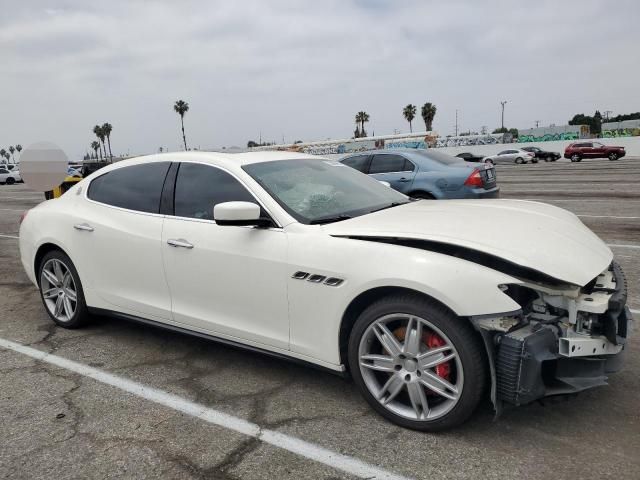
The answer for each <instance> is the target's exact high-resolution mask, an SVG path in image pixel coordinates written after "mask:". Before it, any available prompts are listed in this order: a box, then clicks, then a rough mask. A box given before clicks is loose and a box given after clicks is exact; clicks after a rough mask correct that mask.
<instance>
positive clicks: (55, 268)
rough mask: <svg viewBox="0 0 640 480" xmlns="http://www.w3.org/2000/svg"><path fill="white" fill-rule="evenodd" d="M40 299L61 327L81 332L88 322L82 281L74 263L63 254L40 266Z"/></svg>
mask: <svg viewBox="0 0 640 480" xmlns="http://www.w3.org/2000/svg"><path fill="white" fill-rule="evenodd" d="M39 287H40V297H41V298H42V303H43V304H44V306H45V308H46V310H47V313H48V314H49V316H50V317H51V319H52V320H53V321H54V322H56V323H57V324H58V325H60V326H62V327H65V328H77V327H80V326H81V325H83V324H84V323H86V321H87V319H88V316H89V314H88V312H87V305H86V303H85V301H84V294H83V291H82V285H81V284H80V278H79V277H78V272H77V271H76V269H75V267H74V266H73V263H72V262H71V259H70V258H69V257H68V256H67V255H65V254H64V253H62V252H61V251H59V250H55V251H52V252H49V253H47V254H46V255H45V257H44V258H43V259H42V261H41V262H40V269H39Z"/></svg>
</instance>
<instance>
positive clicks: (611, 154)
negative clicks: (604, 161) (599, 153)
mask: <svg viewBox="0 0 640 480" xmlns="http://www.w3.org/2000/svg"><path fill="white" fill-rule="evenodd" d="M617 159H618V154H617V153H615V152H611V153H610V154H609V160H610V161H612V162H613V161H615V160H617Z"/></svg>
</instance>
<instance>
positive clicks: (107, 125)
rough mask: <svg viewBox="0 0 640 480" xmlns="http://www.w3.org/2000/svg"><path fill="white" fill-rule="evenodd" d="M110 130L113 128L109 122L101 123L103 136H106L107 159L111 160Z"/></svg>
mask: <svg viewBox="0 0 640 480" xmlns="http://www.w3.org/2000/svg"><path fill="white" fill-rule="evenodd" d="M111 130H113V126H112V125H111V124H110V123H103V124H102V132H103V133H104V135H105V137H107V143H108V144H109V160H110V161H111V162H113V155H112V154H111Z"/></svg>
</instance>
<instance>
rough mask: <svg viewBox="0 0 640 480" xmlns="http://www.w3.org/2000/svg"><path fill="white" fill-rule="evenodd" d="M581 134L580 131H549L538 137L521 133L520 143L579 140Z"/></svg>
mask: <svg viewBox="0 0 640 480" xmlns="http://www.w3.org/2000/svg"><path fill="white" fill-rule="evenodd" d="M579 139H580V134H579V133H578V132H564V133H547V134H545V135H541V136H539V137H536V136H534V135H520V136H519V137H518V142H519V143H529V142H552V141H557V140H579Z"/></svg>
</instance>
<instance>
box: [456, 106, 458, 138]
mask: <svg viewBox="0 0 640 480" xmlns="http://www.w3.org/2000/svg"><path fill="white" fill-rule="evenodd" d="M457 136H458V110H457V109H456V137H457Z"/></svg>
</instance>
